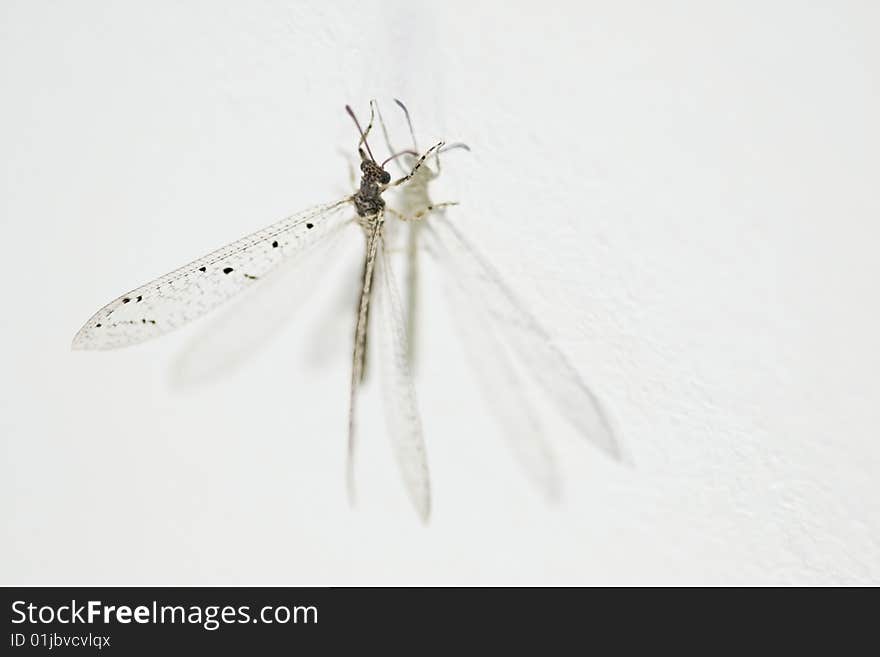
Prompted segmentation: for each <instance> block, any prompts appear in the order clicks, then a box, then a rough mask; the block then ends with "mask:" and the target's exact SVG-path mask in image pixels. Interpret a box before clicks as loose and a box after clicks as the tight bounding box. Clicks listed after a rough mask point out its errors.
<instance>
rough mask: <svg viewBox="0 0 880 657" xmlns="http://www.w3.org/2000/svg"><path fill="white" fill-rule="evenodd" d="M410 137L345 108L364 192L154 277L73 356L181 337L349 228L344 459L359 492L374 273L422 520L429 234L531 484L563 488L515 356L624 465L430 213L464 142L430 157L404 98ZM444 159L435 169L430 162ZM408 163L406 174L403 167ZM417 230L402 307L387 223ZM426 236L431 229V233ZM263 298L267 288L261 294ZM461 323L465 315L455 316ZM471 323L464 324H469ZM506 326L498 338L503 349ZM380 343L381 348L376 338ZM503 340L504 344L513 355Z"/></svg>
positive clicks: (392, 407)
mask: <svg viewBox="0 0 880 657" xmlns="http://www.w3.org/2000/svg"><path fill="white" fill-rule="evenodd" d="M395 102H397V104H398V105H399V106H400V107H401V108H402V109H403V111H404V113H405V115H406V119H407V122H408V124H409V127H410V134H411V136H412V139H413V149H412V150H410V149H407V150H402V151H397V150H395V149H393V148H392V147H391V144H390V139H389V136H388V132H387V129H386V128H385V124H384V121H382V120H381V114H378V107H377V106H376V104H375V102H371V103H370V121H369V123H368V124H367V127H366V129H361V126H360V123H359V122H358V120H357V117H356V116H355V114H354V112H353V111H352V110H351V108H350V107H348V106H346V111H347V112H348V114H349V115H350V116H351V118H352V120H353V121H354V123H355V126H356V127H357V130H358V132H359V134H360V141H359V142H358V155H359V157H360V171H361V180H360V185H359V187H358V189H357V191H355V193H353V194H352V195H350V196H347V197H345V198H342V199H340V200H338V201H335V202H333V203H329V204H325V205H320V206H317V207H314V208H311V209H308V210H305V211H303V212H301V213H299V214H296V215H293V216H291V217H288V218H286V219H283V220H281V221H279V222H277V223H275V224H273V225H271V226H269V227H267V228H264V229H263V230H261V231H258V232H256V233H253V234H251V235H248V236H246V237H243V238H241V239H239V240H238V241H236V242H233V243H231V244H229V245H227V246H225V247H222V248H220V249H217V250H216V251H213V252H211V253H209V254H208V255H206V256H204V257H202V258H200V259H198V260H195V261H193V262H191V263H189V264H187V265H184V266H183V267H180V268H178V269H176V270H174V271H172V272H170V273H168V274H166V275H164V276H162V277H160V278H157V279H156V280H154V281H152V282H150V283H147V284H146V285H143V286H141V287H139V288H136V289H134V290H132V291H130V292H127V293H126V294H123V295H122V296H120V297H118V298H116V299H114V300H113V301H111V302H110V303H108V304H107V305H106V306H104V307H103V308H101V309H100V310H98V311H97V312H96V313H95V314H94V315H93V316H92V317H91V318H90V319H89V320H88V321H87V322H86V323H85V325H83V327H82V328H81V329H80V330H79V332H78V333H77V334H76V336H75V337H74V340H73V348H74V349H87V350H100V349H114V348H119V347H125V346H129V345H133V344H137V343H140V342H143V341H145V340H148V339H150V338H153V337H157V336H159V335H162V334H164V333H167V332H168V331H171V330H173V329H175V328H178V327H180V326H182V325H184V324H186V323H188V322H190V321H192V320H194V319H197V318H198V317H201V316H202V315H204V314H206V313H208V312H209V311H211V310H213V309H214V308H216V307H218V306H220V305H221V304H223V303H224V302H226V301H228V300H229V299H231V298H233V297H234V296H236V295H238V294H239V293H240V292H243V291H245V290H247V289H249V288H252V287H254V286H257V285H264V288H263V289H268V287H269V286H268V285H266V283H265V282H266V281H271V280H272V278H273V276H276V272H278V271H279V270H280V269H281V267H280V265H281V264H282V263H293V264H296V263H298V262H299V261H301V260H303V259H304V256H305V254H307V253H308V252H313V251H316V249H315V247H318V246H319V245H321V244H326V243H330V242H332V241H333V238H334V236H338V235H339V234H340V232H341V231H342V230H343V229H345V228H347V227H348V226H350V225H352V224H356V225H358V226H360V228H361V229H362V231H363V233H364V236H365V251H364V258H363V269H362V277H361V281H360V284H359V291H360V294H359V299H358V302H357V312H356V318H355V331H354V345H353V350H352V367H351V386H350V392H349V416H348V417H349V422H348V450H347V454H348V457H347V469H346V472H347V484H348V490H349V493H350V494H351V493H352V491H353V464H354V454H355V447H356V432H355V428H356V425H355V419H356V415H357V413H356V409H357V400H358V390H359V388H360V386H361V383H362V380H363V375H364V371H365V359H366V354H367V341H368V338H369V337H370V336H369V335H368V327H369V315H370V309H371V301H372V299H373V295H374V289H375V286H374V283H375V279H376V278H377V272H376V270H377V269H378V292H379V295H378V301H379V318H380V320H381V321H380V324H379V327H380V328H379V336H377V337H378V338H379V343H380V346H381V359H380V360H381V361H382V367H381V370H382V371H381V375H382V381H383V392H384V394H383V399H384V403H385V408H386V419H387V424H388V432H389V435H390V438H391V443H392V448H393V451H394V455H395V458H396V461H397V463H398V467H399V469H400V473H401V477H402V479H403V482H404V485H405V488H406V491H407V494H408V497H409V498H410V500H411V501H412V503H413V505H414V506H415V508H416V511H417V512H418V514H419V516H420V517H421V519H422V520H423V521H426V520H427V518H428V516H429V513H430V486H429V476H428V466H427V458H426V454H425V446H424V440H423V437H422V430H421V422H420V420H419V413H418V407H417V403H416V395H415V388H414V386H413V382H412V376H411V369H410V368H411V363H412V361H413V356H414V354H413V351H412V347H411V345H412V344H413V342H414V339H415V318H416V314H417V313H416V303H417V294H416V289H417V282H418V259H417V256H416V253H417V251H418V249H419V245H420V242H421V241H422V239H423V237H422V233H427V237H428V239H427V240H425V241H426V242H428V244H429V247H430V251H431V253H432V254H433V255H434V256H435V258H436V260H437V261H438V262H439V263H441V265H443V266H444V269H446V270H447V273H449V274H450V279H451V281H450V283H451V284H450V285H449V286H448V287H449V290H450V295H449V298H450V300H452V301H453V302H454V303H455V304H459V305H462V306H466V307H467V316H468V317H470V318H473V321H472V322H463V323H462V326H461V327H460V328H461V330H462V336H463V337H465V338H466V340H465V344H466V346H467V351H468V353H469V355H470V356H471V357H472V359H475V360H479V359H480V358H484V359H487V360H489V361H492V362H493V363H494V367H478V368H477V371H478V372H479V373H480V376H481V383H482V387H483V388H484V389H485V390H487V392H491V393H493V394H491V395H490V396H489V398H488V399H489V402H490V405H491V406H493V407H494V410H495V411H496V415H497V416H498V417H499V419H500V420H501V421H502V425H503V427H504V429H505V435H507V437H508V438H509V439H510V442H511V445H512V446H513V447H514V452H515V453H516V454H517V456H518V459H519V461H520V462H521V463H522V464H523V465H524V467H525V468H526V470H527V472H529V473H530V474H531V475H532V477H533V479H535V481H536V482H537V483H538V484H539V485H541V486H542V487H543V488H544V489H545V491H547V492H548V494H551V495H552V494H553V492H554V490H555V481H556V476H555V470H554V466H553V463H552V457H551V456H550V454H549V450H547V448H546V446H545V445H544V443H543V441H542V439H541V437H540V430H539V429H538V427H537V424H536V422H535V421H534V418H533V416H532V415H531V414H530V411H529V410H528V409H529V407H530V405H529V404H528V403H527V402H528V400H527V399H526V398H525V396H524V393H523V391H522V389H521V388H520V387H519V386H518V385H513V384H511V382H515V381H516V380H517V379H516V376H515V374H514V371H513V369H512V367H511V365H510V363H509V360H508V356H507V353H508V351H506V350H509V352H510V353H512V354H513V355H514V356H515V357H517V359H518V360H520V361H522V362H523V364H524V365H525V366H526V368H527V369H528V370H529V372H530V373H531V374H532V375H533V376H534V379H535V381H536V382H537V383H538V384H539V385H540V387H542V388H544V390H545V391H546V392H547V393H548V394H549V397H550V398H551V399H552V400H553V401H555V402H556V404H557V406H558V408H559V410H560V411H561V413H562V414H563V415H564V416H565V417H566V418H567V419H568V420H569V421H570V422H571V424H572V425H573V426H574V427H575V428H576V429H578V431H579V432H580V433H582V434H584V435H585V436H587V437H588V438H589V439H591V440H592V441H593V442H594V443H595V444H597V445H598V446H599V447H601V448H603V449H604V450H605V451H606V452H608V453H609V454H611V455H612V456H613V457H615V458H618V459H619V458H621V456H622V455H621V452H620V450H619V447H618V445H617V443H616V440H615V438H614V431H613V429H612V427H611V424H610V422H609V420H608V418H607V416H606V414H605V413H604V411H603V410H602V407H601V405H600V403H599V401H598V400H597V399H596V397H595V396H594V395H593V394H592V392H591V391H590V389H589V388H588V387H587V386H586V385H585V384H584V383H583V381H582V380H581V378H580V377H579V375H578V374H577V371H576V370H575V369H574V367H573V366H571V364H570V363H569V361H568V360H567V359H566V358H565V357H564V356H563V354H562V352H560V351H559V350H558V349H557V348H556V347H555V346H554V345H553V343H552V341H551V340H550V338H549V336H548V334H547V333H546V332H545V331H544V330H543V329H542V328H541V327H540V325H539V324H538V322H537V321H536V320H535V319H534V317H533V316H532V315H531V314H529V313H528V312H527V311H525V310H524V309H523V306H522V305H521V304H520V303H519V302H518V301H517V300H516V298H515V296H514V295H513V293H512V291H511V290H510V289H509V288H508V287H507V286H506V285H505V284H504V283H503V282H502V280H501V278H500V277H499V276H498V274H497V273H496V272H495V270H494V268H493V267H492V266H491V265H490V264H489V263H488V262H487V261H486V260H485V259H483V258H482V257H481V256H479V255H478V253H477V251H476V250H474V249H473V247H472V246H471V245H470V244H469V243H468V242H467V241H466V240H465V239H464V237H463V236H462V235H461V233H460V231H458V229H457V228H456V227H455V226H453V224H452V223H451V222H450V221H449V220H448V219H447V218H446V217H445V214H444V210H445V208H447V207H450V206H452V205H456V204H455V203H433V202H432V201H431V199H430V197H429V195H428V186H429V184H430V182H431V180H433V179H434V178H436V177H437V175H439V173H440V159H439V155H440V153H441V152H442V151H444V150H449V149H451V148H459V147H463V148H467V147H466V146H464V145H463V144H451V145H448V146H446V145H445V144H444V142H439V143H437V144H435V145H433V146H432V147H431V148H429V149H427V150H426V151H424V152H423V153H421V154H420V152H419V150H418V147H417V145H416V142H415V135H414V132H413V129H412V122H411V121H410V117H409V113H408V112H407V111H406V108H405V107H404V106H403V104H402V103H400V101H395ZM377 114H378V116H379V119H380V125H381V126H382V130H383V133H384V135H385V141H386V143H387V144H388V147H389V153H390V155H389V157H388V158H387V159H386V160H385V161H383V162H381V163H379V162H377V160H376V159H375V157H374V156H373V153H372V151H371V149H370V145H369V142H368V137H369V135H370V132H371V130H372V129H373V124H374V118H375V117H376V115H377ZM432 155H433V156H434V159H435V168H436V170H432V169H431V168H430V167H429V166H428V165H427V164H426V162H427V161H428V159H429V158H430V157H431V156H432ZM391 161H394V162H395V163H396V164H397V165H398V166H399V167H400V168H401V173H402V175H401V176H400V177H399V178H397V179H395V180H393V181H392V177H391V174H390V173H389V172H388V171H387V170H386V169H385V165H387V164H388V163H389V162H391ZM404 163H406V165H407V166H404ZM389 191H392V193H395V192H396V200H397V201H398V202H399V203H398V205H397V207H396V208H392V207H389V206H387V205H386V201H385V199H384V198H383V194H384V193H386V192H389ZM388 217H392V218H394V219H397V220H399V222H400V225H403V224H406V225H408V226H409V229H410V232H409V241H408V244H407V254H408V255H407V264H408V271H407V274H408V277H407V282H408V285H407V291H408V295H407V298H406V309H405V308H404V304H403V302H402V300H401V297H400V294H399V293H398V288H397V283H396V278H395V276H394V272H393V269H392V264H391V259H390V257H389V253H388V252H389V249H388V245H387V242H388V239H387V231H386V219H387V218H388ZM423 229H424V230H423ZM255 289H259V288H255ZM459 314H460V313H456V315H459ZM459 319H461V317H460V318H459ZM496 329H497V331H498V335H500V336H501V339H500V340H496V338H495V336H494V332H495V330H496ZM370 339H372V338H370ZM502 343H504V344H505V345H506V346H503V345H502Z"/></svg>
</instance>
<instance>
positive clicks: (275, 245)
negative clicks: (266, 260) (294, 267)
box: [272, 240, 278, 249]
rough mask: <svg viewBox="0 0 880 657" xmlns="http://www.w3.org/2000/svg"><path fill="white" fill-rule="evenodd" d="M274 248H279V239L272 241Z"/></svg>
mask: <svg viewBox="0 0 880 657" xmlns="http://www.w3.org/2000/svg"><path fill="white" fill-rule="evenodd" d="M272 248H273V249H277V248H278V240H275V241H274V242H272Z"/></svg>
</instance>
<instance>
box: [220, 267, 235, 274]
mask: <svg viewBox="0 0 880 657" xmlns="http://www.w3.org/2000/svg"><path fill="white" fill-rule="evenodd" d="M233 271H234V270H233V269H232V267H224V268H223V273H224V274H231V273H232V272H233Z"/></svg>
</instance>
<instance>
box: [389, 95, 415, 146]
mask: <svg viewBox="0 0 880 657" xmlns="http://www.w3.org/2000/svg"><path fill="white" fill-rule="evenodd" d="M394 102H395V103H397V106H398V107H400V109H402V110H403V114H404V116H406V124H407V125H408V126H409V134H410V137H412V141H413V150H416V151H418V150H419V145H418V143H417V142H416V131H415V130H413V124H412V119H411V118H410V116H409V110H408V109H406V105H404V104H403V103H401V102H400V101H399V100H397V98H395V99H394Z"/></svg>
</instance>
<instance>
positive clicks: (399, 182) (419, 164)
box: [381, 141, 445, 192]
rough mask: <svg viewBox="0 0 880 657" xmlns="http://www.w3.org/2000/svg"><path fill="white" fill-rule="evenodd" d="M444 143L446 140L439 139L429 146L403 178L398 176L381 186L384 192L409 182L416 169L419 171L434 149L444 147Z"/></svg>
mask: <svg viewBox="0 0 880 657" xmlns="http://www.w3.org/2000/svg"><path fill="white" fill-rule="evenodd" d="M444 143H445V142H442V141H438V142H437V143H436V144H434V145H433V146H431V148H429V149H428V150H426V151H425V152H424V154H423V155H422V156H421V157H419V159H418V160H416V163H415V165H414V166H413V168H412V170H411V171H410V172H409V173H408V174H406V175H405V176H403V177H402V178H398V179H397V180H395V181H394V182H390V183H388V184H387V185H383V186H382V187H381V190H382V191H383V192H384V191H385V190H386V189H388V188H389V187H397V186H398V185H402V184H403V183H405V182H407V181H408V180H410V179H411V178H412V177H413V176H414V175H415V174H416V171H418V170H419V169H420V168H421V167H422V164H424V162H425V160H426V159H428V158H429V157H430V156H431V153H433V152H434V151H436V150H438V149H440V148H443V144H444Z"/></svg>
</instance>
